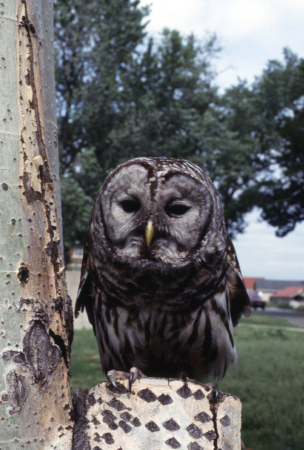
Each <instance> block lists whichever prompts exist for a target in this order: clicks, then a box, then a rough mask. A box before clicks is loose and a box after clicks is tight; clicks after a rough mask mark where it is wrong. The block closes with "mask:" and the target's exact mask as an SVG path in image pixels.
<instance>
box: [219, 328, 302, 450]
mask: <svg viewBox="0 0 304 450" xmlns="http://www.w3.org/2000/svg"><path fill="white" fill-rule="evenodd" d="M274 323H275V322H274ZM235 338H236V339H235V340H236V348H237V351H238V355H239V361H238V363H237V364H236V365H234V366H232V367H230V369H229V370H228V372H227V375H226V377H225V378H224V380H223V381H221V382H220V384H219V388H220V390H221V391H224V392H229V393H230V394H233V395H236V396H237V397H239V398H240V399H241V401H242V404H243V426H242V439H243V441H244V443H245V445H246V448H251V449H253V450H303V449H304V333H298V332H291V331H285V330H282V329H262V330H261V329H253V328H249V327H248V328H246V327H240V328H238V329H236V332H235Z"/></svg>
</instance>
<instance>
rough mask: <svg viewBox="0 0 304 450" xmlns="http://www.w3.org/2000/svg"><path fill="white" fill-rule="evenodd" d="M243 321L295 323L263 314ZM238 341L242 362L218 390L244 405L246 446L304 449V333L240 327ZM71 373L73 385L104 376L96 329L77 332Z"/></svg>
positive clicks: (89, 383)
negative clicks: (235, 398)
mask: <svg viewBox="0 0 304 450" xmlns="http://www.w3.org/2000/svg"><path fill="white" fill-rule="evenodd" d="M252 321H253V322H252ZM243 322H244V323H257V324H262V325H263V324H264V325H274V326H278V324H280V325H282V322H283V324H284V326H286V325H287V326H290V324H289V323H288V322H287V324H286V322H285V321H284V320H280V319H275V318H271V317H268V316H262V315H260V314H258V313H257V314H253V315H252V317H251V318H250V319H245V320H244V321H243ZM235 340H236V347H237V350H238V355H239V361H238V363H237V364H236V365H234V366H232V367H230V368H229V370H228V372H227V375H226V377H225V378H224V380H223V381H221V382H220V383H219V388H220V390H221V391H224V392H229V393H230V394H232V395H236V396H237V397H239V398H240V399H241V401H242V403H243V427H242V439H243V441H244V443H245V445H246V448H250V449H252V450H304V333H299V332H292V331H286V330H283V329H281V328H280V329H271V328H270V329H266V328H265V329H261V328H250V327H239V328H236V330H235ZM71 371H72V386H73V389H75V388H77V387H82V388H87V389H89V388H90V387H92V386H94V385H96V384H97V383H99V382H100V381H102V380H103V379H104V376H103V374H102V372H101V369H100V363H99V357H98V350H97V344H96V341H95V337H94V335H93V332H92V331H91V330H81V331H75V337H74V343H73V348H72V368H71Z"/></svg>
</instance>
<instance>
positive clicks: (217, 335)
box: [76, 158, 250, 381]
mask: <svg viewBox="0 0 304 450" xmlns="http://www.w3.org/2000/svg"><path fill="white" fill-rule="evenodd" d="M249 305H250V302H249V298H248V295H247V292H246V289H245V286H244V283H243V279H242V275H241V272H240V268H239V264H238V261H237V258H236V254H235V250H234V247H233V244H232V242H231V240H230V238H229V237H228V235H227V232H226V228H225V223H224V217H223V211H222V206H221V202H220V198H219V195H218V193H217V192H216V189H215V187H214V185H213V184H212V182H211V181H210V179H209V178H208V176H207V175H206V174H205V172H204V171H203V170H202V169H200V168H199V167H198V166H196V165H194V164H192V163H190V162H188V161H183V160H177V159H174V158H137V159H135V160H131V161H128V162H126V163H124V164H121V165H120V166H119V167H117V168H116V169H115V170H114V171H113V172H112V173H111V174H110V175H109V176H108V177H107V179H106V181H105V182H104V184H103V186H102V188H101V190H100V193H99V195H98V197H97V199H96V202H95V206H94V209H93V212H92V217H91V222H90V229H89V234H88V238H87V242H86V246H85V251H84V259H83V265H82V274H81V282H80V287H79V292H78V298H77V303H76V315H77V314H78V312H79V310H83V309H84V307H85V308H86V310H87V313H88V316H89V319H90V321H91V323H92V325H93V328H94V332H95V334H96V337H97V341H98V345H99V352H100V358H101V364H102V367H103V370H104V371H105V372H107V371H109V370H111V369H115V370H123V371H129V370H130V368H131V367H133V366H135V367H137V368H138V369H140V370H142V371H143V372H144V373H145V374H146V375H151V376H152V375H153V376H165V377H179V376H181V375H187V376H189V377H190V378H194V379H196V380H199V381H205V380H207V379H209V378H216V377H218V378H221V377H222V376H224V374H225V372H226V369H227V367H228V365H229V364H230V363H231V362H235V361H236V359H237V353H236V350H235V346H234V340H233V326H235V325H236V324H237V323H238V320H239V318H240V316H241V314H242V313H245V314H246V315H248V314H249V313H250V306H249Z"/></svg>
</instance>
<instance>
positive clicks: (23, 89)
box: [0, 0, 73, 450]
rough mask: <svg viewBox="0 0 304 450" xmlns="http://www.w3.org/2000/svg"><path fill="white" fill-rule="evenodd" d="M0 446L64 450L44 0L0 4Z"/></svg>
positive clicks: (65, 393) (65, 360)
mask: <svg viewBox="0 0 304 450" xmlns="http://www.w3.org/2000/svg"><path fill="white" fill-rule="evenodd" d="M0 42H1V51H0V74H1V83H0V93H1V103H0V234H1V236H0V242H1V247H0V273H1V280H2V282H1V285H0V322H1V324H0V346H1V348H0V356H1V357H0V423H1V426H0V448H1V450H6V449H13V448H14V449H22V448H30V449H31V450H34V449H50V448H56V449H57V450H58V449H64V450H68V449H70V448H71V442H72V427H73V421H72V417H71V410H72V400H71V390H70V382H69V366H70V344H71V340H72V332H73V324H72V320H73V319H72V311H71V302H70V299H69V297H68V296H67V292H66V283H65V271H64V262H63V256H62V254H63V253H62V233H61V222H60V218H61V214H60V190H59V176H58V173H59V171H58V151H57V128H56V108H55V82H54V62H53V59H54V58H53V2H52V0H0Z"/></svg>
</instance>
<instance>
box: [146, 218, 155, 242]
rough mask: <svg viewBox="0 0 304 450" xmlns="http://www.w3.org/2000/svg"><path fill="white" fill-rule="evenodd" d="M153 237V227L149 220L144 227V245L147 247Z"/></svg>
mask: <svg viewBox="0 0 304 450" xmlns="http://www.w3.org/2000/svg"><path fill="white" fill-rule="evenodd" d="M153 236H154V226H153V223H152V220H149V221H148V223H147V226H146V243H147V246H148V247H149V246H150V244H151V241H152V238H153Z"/></svg>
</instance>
